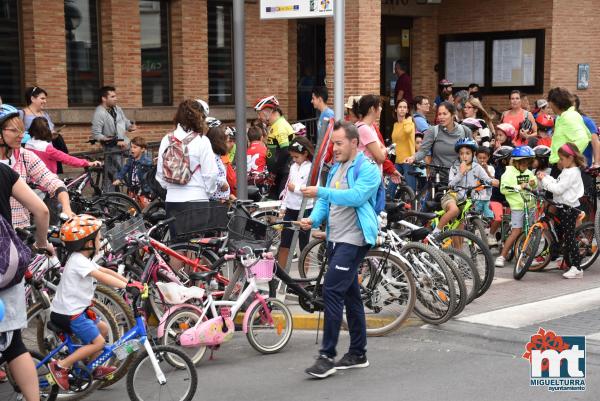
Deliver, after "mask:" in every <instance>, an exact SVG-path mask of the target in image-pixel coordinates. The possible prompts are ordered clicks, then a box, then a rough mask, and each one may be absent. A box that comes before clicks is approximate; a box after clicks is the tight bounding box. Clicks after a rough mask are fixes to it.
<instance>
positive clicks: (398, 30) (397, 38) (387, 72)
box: [380, 16, 412, 139]
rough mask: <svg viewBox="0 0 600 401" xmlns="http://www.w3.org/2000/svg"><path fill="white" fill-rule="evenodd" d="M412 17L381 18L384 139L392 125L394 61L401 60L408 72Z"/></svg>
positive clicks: (382, 123)
mask: <svg viewBox="0 0 600 401" xmlns="http://www.w3.org/2000/svg"><path fill="white" fill-rule="evenodd" d="M411 29H412V18H405V17H394V16H383V17H382V19H381V96H382V99H383V108H382V110H381V120H380V128H381V132H382V134H383V135H384V137H385V138H386V139H390V138H391V135H392V128H393V126H394V121H395V116H394V105H393V98H394V87H395V85H396V75H395V74H394V63H395V61H396V60H402V61H403V62H404V63H406V65H407V66H408V71H407V72H408V74H409V75H411V74H410V61H411V60H410V49H411V42H412V37H411Z"/></svg>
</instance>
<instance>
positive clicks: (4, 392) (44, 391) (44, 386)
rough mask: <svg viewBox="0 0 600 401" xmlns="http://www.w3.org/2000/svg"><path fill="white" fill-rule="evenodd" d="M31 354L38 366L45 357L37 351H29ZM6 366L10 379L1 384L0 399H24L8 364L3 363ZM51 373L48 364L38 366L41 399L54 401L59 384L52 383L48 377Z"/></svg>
mask: <svg viewBox="0 0 600 401" xmlns="http://www.w3.org/2000/svg"><path fill="white" fill-rule="evenodd" d="M29 353H30V354H31V358H32V359H33V363H34V364H35V365H36V366H37V365H38V364H39V363H40V362H41V361H42V360H43V359H44V356H43V355H42V354H40V353H39V352H37V351H29ZM3 366H4V367H5V368H6V375H7V379H8V383H5V384H0V399H1V400H3V401H22V400H24V399H25V398H24V396H23V394H22V393H21V390H20V389H19V386H18V385H17V383H16V382H15V380H14V378H13V376H12V375H11V373H10V371H9V370H8V366H7V365H3ZM48 373H50V370H49V369H48V364H47V363H45V364H43V365H41V366H40V367H39V368H37V377H38V381H39V385H40V400H44V401H54V400H56V397H57V396H58V389H59V387H58V385H57V384H51V383H50V382H48V380H47V379H46V375H47V374H48Z"/></svg>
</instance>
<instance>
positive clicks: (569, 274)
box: [563, 266, 583, 278]
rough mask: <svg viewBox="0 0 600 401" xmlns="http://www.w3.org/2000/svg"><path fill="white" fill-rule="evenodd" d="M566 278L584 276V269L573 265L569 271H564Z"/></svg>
mask: <svg viewBox="0 0 600 401" xmlns="http://www.w3.org/2000/svg"><path fill="white" fill-rule="evenodd" d="M563 277H564V278H583V270H579V269H578V268H576V267H575V266H571V268H570V269H569V271H568V272H566V273H563Z"/></svg>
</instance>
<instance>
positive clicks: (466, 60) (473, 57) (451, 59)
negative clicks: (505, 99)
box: [444, 40, 485, 88]
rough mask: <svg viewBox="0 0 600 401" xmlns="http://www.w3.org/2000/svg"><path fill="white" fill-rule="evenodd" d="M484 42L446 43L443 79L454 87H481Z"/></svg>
mask: <svg viewBox="0 0 600 401" xmlns="http://www.w3.org/2000/svg"><path fill="white" fill-rule="evenodd" d="M484 62H485V42H484V41H483V40H468V41H452V42H446V73H445V75H444V76H445V78H446V79H447V80H449V81H450V82H453V83H454V85H455V86H456V87H459V88H460V87H466V86H468V85H470V84H471V83H476V84H479V85H480V86H483V84H484V82H483V78H484Z"/></svg>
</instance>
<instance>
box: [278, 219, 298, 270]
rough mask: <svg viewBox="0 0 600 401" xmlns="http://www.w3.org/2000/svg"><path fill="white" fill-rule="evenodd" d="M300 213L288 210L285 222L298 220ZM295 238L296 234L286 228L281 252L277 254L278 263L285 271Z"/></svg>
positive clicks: (280, 247) (280, 245)
mask: <svg viewBox="0 0 600 401" xmlns="http://www.w3.org/2000/svg"><path fill="white" fill-rule="evenodd" d="M299 212H300V211H299V210H293V209H286V210H285V215H284V216H283V221H294V220H298V213H299ZM293 236H294V232H293V231H292V230H290V229H288V228H285V229H284V230H283V232H282V233H281V242H280V244H279V252H278V253H277V262H278V263H279V266H281V267H282V268H284V269H285V264H286V263H287V259H288V255H289V253H290V246H291V245H292V238H293Z"/></svg>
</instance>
